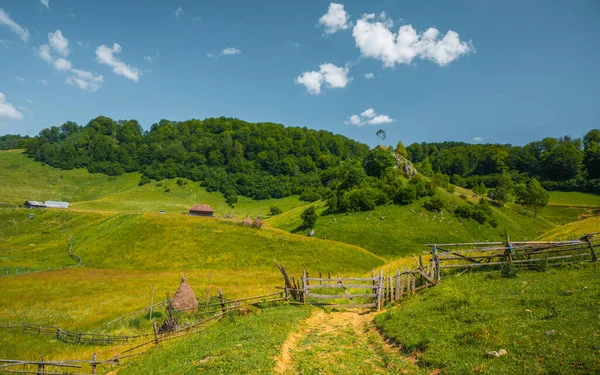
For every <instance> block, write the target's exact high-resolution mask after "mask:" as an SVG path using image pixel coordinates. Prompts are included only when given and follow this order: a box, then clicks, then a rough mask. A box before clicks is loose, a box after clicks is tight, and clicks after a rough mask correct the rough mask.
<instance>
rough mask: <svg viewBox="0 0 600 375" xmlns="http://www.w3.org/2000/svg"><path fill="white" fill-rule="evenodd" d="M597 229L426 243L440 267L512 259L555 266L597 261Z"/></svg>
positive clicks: (495, 264)
mask: <svg viewBox="0 0 600 375" xmlns="http://www.w3.org/2000/svg"><path fill="white" fill-rule="evenodd" d="M598 234H600V232H599V233H590V234H586V235H584V236H583V237H582V238H580V239H576V240H571V241H515V242H511V241H510V240H509V238H508V236H507V240H506V242H480V243H451V244H428V245H425V246H428V247H431V249H432V250H431V252H432V256H433V257H437V258H438V260H439V267H440V269H441V270H451V269H467V268H480V267H498V266H501V265H503V264H507V263H511V264H513V265H514V266H515V267H518V268H537V267H547V266H557V265H563V264H568V263H580V262H596V261H598V253H597V248H598V247H599V246H600V236H598Z"/></svg>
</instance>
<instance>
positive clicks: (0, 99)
mask: <svg viewBox="0 0 600 375" xmlns="http://www.w3.org/2000/svg"><path fill="white" fill-rule="evenodd" d="M0 118H7V119H9V120H21V119H22V118H23V114H22V113H21V112H19V111H17V109H16V108H15V107H14V106H13V105H12V104H11V103H9V102H7V101H6V96H5V95H4V94H3V93H1V92H0Z"/></svg>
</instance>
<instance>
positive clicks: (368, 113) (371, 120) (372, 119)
mask: <svg viewBox="0 0 600 375" xmlns="http://www.w3.org/2000/svg"><path fill="white" fill-rule="evenodd" d="M393 121H394V120H393V119H392V118H390V117H389V116H386V115H378V114H377V113H376V112H375V110H374V109H373V108H369V109H367V110H365V111H363V112H362V113H361V114H360V115H352V116H350V118H348V120H346V121H344V122H345V123H346V125H354V126H363V125H381V124H389V123H390V122H393Z"/></svg>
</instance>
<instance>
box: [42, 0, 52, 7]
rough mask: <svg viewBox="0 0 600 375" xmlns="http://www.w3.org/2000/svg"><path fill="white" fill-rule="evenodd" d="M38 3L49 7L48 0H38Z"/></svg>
mask: <svg viewBox="0 0 600 375" xmlns="http://www.w3.org/2000/svg"><path fill="white" fill-rule="evenodd" d="M40 4H42V5H43V6H45V7H46V8H48V9H50V0H40Z"/></svg>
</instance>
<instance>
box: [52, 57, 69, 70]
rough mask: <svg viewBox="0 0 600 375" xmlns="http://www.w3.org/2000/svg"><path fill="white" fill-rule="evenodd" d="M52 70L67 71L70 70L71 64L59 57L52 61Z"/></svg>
mask: <svg viewBox="0 0 600 375" xmlns="http://www.w3.org/2000/svg"><path fill="white" fill-rule="evenodd" d="M54 68H55V69H56V70H69V69H71V62H70V61H69V60H65V59H63V58H62V57H59V58H58V59H56V60H54Z"/></svg>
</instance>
